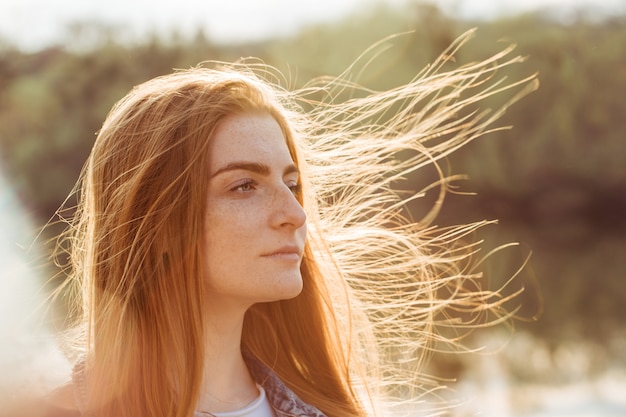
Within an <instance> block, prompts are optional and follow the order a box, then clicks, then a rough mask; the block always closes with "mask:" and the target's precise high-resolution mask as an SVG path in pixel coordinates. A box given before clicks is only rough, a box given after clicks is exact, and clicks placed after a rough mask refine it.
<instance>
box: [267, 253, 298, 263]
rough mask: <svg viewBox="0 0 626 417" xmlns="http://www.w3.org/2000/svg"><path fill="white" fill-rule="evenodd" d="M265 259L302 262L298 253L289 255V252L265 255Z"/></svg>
mask: <svg viewBox="0 0 626 417" xmlns="http://www.w3.org/2000/svg"><path fill="white" fill-rule="evenodd" d="M263 257H264V258H267V259H275V260H278V261H291V262H296V261H300V255H298V254H297V253H289V252H284V253H282V252H281V253H273V254H271V255H264V256H263Z"/></svg>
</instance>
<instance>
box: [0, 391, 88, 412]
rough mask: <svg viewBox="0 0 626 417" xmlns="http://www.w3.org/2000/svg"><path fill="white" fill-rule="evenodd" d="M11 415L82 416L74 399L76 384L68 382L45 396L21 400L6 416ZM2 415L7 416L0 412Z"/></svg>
mask: <svg viewBox="0 0 626 417" xmlns="http://www.w3.org/2000/svg"><path fill="white" fill-rule="evenodd" d="M9 415H11V417H13V416H20V417H80V415H81V413H80V411H79V410H78V407H77V405H76V401H75V399H74V386H73V384H71V383H68V384H65V385H62V386H60V387H58V388H57V389H55V390H54V391H52V392H50V393H49V394H48V395H46V396H44V397H39V398H32V399H28V400H24V401H21V402H20V403H19V404H17V405H16V406H15V408H14V409H13V410H12V412H11V414H7V415H6V417H9ZM0 417H5V414H1V413H0Z"/></svg>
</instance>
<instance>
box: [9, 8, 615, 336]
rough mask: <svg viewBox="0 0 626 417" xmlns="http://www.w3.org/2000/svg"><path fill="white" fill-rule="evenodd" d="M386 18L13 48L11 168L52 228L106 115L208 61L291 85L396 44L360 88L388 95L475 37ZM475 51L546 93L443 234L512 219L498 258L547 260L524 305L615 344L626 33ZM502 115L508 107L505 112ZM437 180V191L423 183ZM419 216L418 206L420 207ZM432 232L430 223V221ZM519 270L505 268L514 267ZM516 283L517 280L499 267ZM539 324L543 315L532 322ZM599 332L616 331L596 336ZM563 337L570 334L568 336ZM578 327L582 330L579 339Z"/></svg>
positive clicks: (412, 18)
mask: <svg viewBox="0 0 626 417" xmlns="http://www.w3.org/2000/svg"><path fill="white" fill-rule="evenodd" d="M403 7H404V8H400V9H398V8H391V7H382V6H377V7H376V8H375V9H367V10H363V11H361V12H359V13H357V14H355V15H353V16H351V17H350V18H347V19H345V20H342V21H339V22H335V23H328V24H324V25H317V26H311V27H307V28H304V29H302V31H301V32H299V33H298V34H296V35H294V36H292V37H288V38H281V39H275V40H273V41H271V42H260V43H249V44H239V45H217V44H215V43H213V42H211V41H210V40H209V39H207V38H206V36H205V35H204V33H203V32H202V30H199V31H198V33H197V35H196V36H195V37H194V38H193V39H182V38H181V37H180V36H176V35H175V34H172V36H171V37H170V38H162V37H161V38H160V37H158V36H156V35H154V36H153V37H152V38H151V39H149V40H147V41H145V42H142V43H138V44H130V43H123V42H121V40H120V39H118V38H116V37H115V33H116V31H114V30H110V28H108V29H109V30H108V29H107V28H106V27H102V26H98V25H95V26H94V25H83V26H81V25H77V26H74V27H73V28H71V29H72V35H73V38H72V39H71V40H69V41H68V44H67V45H63V46H57V47H50V48H48V49H46V50H43V51H40V52H37V53H24V52H21V51H19V50H16V49H15V48H13V47H11V45H10V44H8V43H6V42H5V43H3V44H2V45H0V155H2V159H1V160H0V164H1V165H0V166H1V167H2V169H3V170H4V171H5V173H6V174H7V175H8V176H9V177H10V179H11V180H12V182H13V183H14V184H15V186H16V187H17V189H18V190H19V194H20V196H21V198H22V200H23V201H24V202H26V203H27V204H28V206H29V207H30V209H31V210H32V211H33V212H34V213H35V214H36V215H37V216H38V218H39V219H40V221H41V223H42V224H43V223H44V222H46V221H47V220H48V219H49V218H50V217H51V216H52V215H53V213H54V212H55V210H56V208H57V207H58V206H59V204H60V203H61V202H62V201H63V199H64V198H65V196H66V195H67V194H68V192H69V191H70V189H71V188H72V186H73V183H74V181H75V179H76V178H77V176H78V173H79V171H80V169H81V167H82V164H83V161H84V160H85V158H86V156H87V153H88V151H89V149H90V147H91V145H92V143H93V139H94V137H95V132H97V130H98V129H99V126H100V124H101V123H102V121H103V120H104V118H105V116H106V113H107V111H108V109H109V108H110V107H111V106H112V105H113V103H114V102H115V101H116V100H117V99H119V98H121V97H122V96H123V95H124V94H125V92H126V91H128V90H129V89H130V88H131V87H132V86H133V85H135V84H137V83H139V82H141V81H144V80H146V79H149V78H151V77H154V76H156V75H159V74H164V73H167V72H170V71H171V70H172V69H173V68H183V67H189V66H193V65H196V64H198V63H199V62H201V61H205V60H226V61H230V60H234V59H238V58H239V57H245V56H250V55H252V56H257V57H259V58H261V59H262V60H264V61H265V62H266V63H268V64H272V65H274V66H276V67H278V68H279V69H281V70H282V71H283V72H284V73H285V74H286V77H287V78H288V80H289V81H290V83H291V85H292V86H294V87H295V86H301V85H302V83H303V82H305V81H307V80H309V79H310V78H312V77H314V76H318V75H322V74H331V75H336V74H339V73H340V72H342V71H343V70H344V69H345V68H346V67H348V65H349V64H350V63H351V62H353V61H354V60H355V58H357V56H358V54H359V53H360V52H361V51H363V50H365V49H366V48H367V47H368V46H370V45H372V44H373V43H375V42H377V41H378V40H380V39H382V38H384V37H386V36H389V35H392V34H396V33H399V32H407V31H412V32H411V33H407V34H405V35H402V36H398V37H395V38H393V39H391V40H389V42H390V43H391V44H393V48H391V49H390V50H388V51H385V52H384V53H383V54H384V55H382V57H383V58H384V59H380V60H378V61H377V62H378V63H375V64H373V65H372V66H371V68H369V70H368V71H367V73H366V75H365V76H363V77H361V78H359V79H358V81H359V82H361V83H364V84H366V85H367V86H368V87H370V88H374V89H385V88H389V87H393V86H395V85H398V84H400V83H402V82H404V81H407V80H408V79H410V78H412V77H413V76H414V75H415V74H416V73H418V72H419V70H420V69H421V68H423V67H424V66H425V65H427V64H428V63H429V62H432V60H433V59H434V58H435V57H436V56H437V55H438V54H439V53H441V52H442V51H443V50H444V49H445V48H446V46H448V45H449V44H450V42H451V41H452V40H453V39H455V38H456V37H457V36H458V35H460V34H461V33H462V32H464V31H465V30H466V29H468V28H469V27H471V26H473V24H472V23H471V22H463V21H458V20H454V19H452V18H451V17H449V16H446V15H444V14H443V13H442V12H441V11H440V10H439V9H437V8H436V7H435V6H432V5H427V4H423V3H410V4H408V5H406V6H403ZM478 26H479V31H478V35H477V37H476V39H475V40H474V41H473V42H472V43H470V44H469V46H468V47H466V48H465V49H463V50H462V51H461V54H460V55H459V56H458V57H457V62H459V63H465V62H468V61H470V60H475V59H480V58H481V57H482V56H486V55H487V54H489V53H490V52H494V51H495V50H497V49H499V48H502V47H503V45H504V44H502V43H500V42H498V41H499V40H501V39H504V40H505V42H509V43H510V42H512V43H516V44H518V51H519V52H520V53H521V54H523V55H527V56H528V61H527V63H526V64H524V65H522V66H518V67H517V68H513V69H510V70H507V71H510V72H507V73H506V74H505V73H503V75H507V76H510V77H513V78H520V77H522V76H525V75H528V74H530V73H532V72H535V71H538V72H539V74H540V80H541V88H540V90H539V91H538V92H536V93H534V94H533V95H531V96H530V97H527V98H525V99H524V100H522V102H520V103H518V104H516V105H515V106H514V107H513V108H511V109H510V111H509V112H508V113H507V114H506V115H505V119H504V122H503V124H506V125H508V124H510V125H514V126H515V128H514V129H513V130H510V131H503V132H499V133H497V134H492V135H491V137H490V138H488V139H485V140H482V141H478V142H476V143H473V144H471V145H469V146H468V147H467V148H466V149H464V150H462V151H461V152H458V153H457V155H454V156H453V157H452V158H451V161H450V162H451V167H452V168H451V169H453V170H454V171H453V172H454V173H459V172H461V173H468V174H470V177H471V181H469V182H467V183H466V184H464V186H463V187H464V190H465V191H477V192H478V195H477V196H472V197H468V196H451V197H450V198H449V200H448V201H447V202H446V205H444V211H443V212H442V214H441V218H440V222H441V223H460V222H464V221H473V220H480V219H483V218H489V219H491V218H498V219H500V222H501V227H498V228H497V229H498V230H499V232H498V234H489V235H487V236H486V238H487V239H489V240H492V241H494V242H496V243H500V242H503V241H509V240H511V239H513V240H515V239H520V240H522V241H523V242H525V243H526V244H527V245H528V246H530V247H531V248H532V249H533V250H534V257H533V261H532V263H531V267H530V270H531V271H534V272H535V273H536V277H537V283H535V282H531V281H529V282H528V284H529V285H528V289H529V291H527V292H526V294H527V295H526V296H525V297H526V298H525V299H524V301H526V304H527V305H528V306H531V307H529V310H528V311H530V310H532V309H533V308H536V309H539V306H538V305H537V303H536V300H537V297H536V292H535V291H532V289H534V288H536V287H539V288H541V290H542V293H543V298H544V299H545V300H546V302H545V306H544V307H545V314H544V315H543V318H542V319H541V320H540V321H539V323H538V324H533V325H532V327H530V328H531V329H532V330H533V331H535V332H537V333H542V334H544V335H546V336H547V335H553V336H556V337H558V336H560V335H562V334H563V332H565V331H566V330H567V331H570V330H572V331H576V332H590V331H593V332H596V333H601V332H603V331H605V330H606V331H609V330H610V329H612V328H613V326H617V325H619V323H620V321H623V320H624V319H626V310H624V309H623V308H621V302H622V300H623V299H625V298H626V282H625V281H624V279H623V274H624V273H623V271H625V270H626V265H625V262H626V260H625V259H626V257H624V256H622V255H621V254H622V253H623V249H624V247H625V246H626V243H625V242H626V238H625V237H624V236H625V232H626V220H624V217H625V216H624V213H626V164H624V162H623V159H624V155H625V154H626V142H625V139H626V138H625V137H624V132H626V118H625V117H624V115H625V114H626V101H625V100H624V99H623V92H624V91H626V19H625V18H624V17H623V16H618V17H613V18H611V19H610V20H607V21H603V22H596V23H590V22H587V21H585V20H584V19H582V18H580V19H579V20H578V21H575V22H573V23H570V24H563V23H559V22H557V21H554V20H550V19H548V18H546V17H543V16H541V15H539V14H535V15H524V16H517V17H514V18H508V19H506V20H500V21H494V22H488V23H480V24H478ZM493 105H494V106H495V105H497V103H493ZM419 180H421V181H424V180H428V178H422V179H410V181H419ZM414 210H416V212H418V211H419V207H417V206H416V207H414ZM416 218H419V215H416ZM505 259H506V257H505ZM493 267H494V268H496V269H497V268H505V267H506V265H504V266H502V265H500V266H498V265H494V266H493ZM529 314H532V313H529ZM599 319H601V320H602V323H605V324H606V325H607V326H606V329H605V327H604V326H598V325H597V320H599ZM565 323H569V324H567V325H565ZM570 324H571V325H570Z"/></svg>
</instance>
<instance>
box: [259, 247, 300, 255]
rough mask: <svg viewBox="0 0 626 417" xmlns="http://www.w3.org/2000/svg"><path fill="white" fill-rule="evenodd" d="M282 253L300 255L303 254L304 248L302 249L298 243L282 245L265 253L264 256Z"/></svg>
mask: <svg viewBox="0 0 626 417" xmlns="http://www.w3.org/2000/svg"><path fill="white" fill-rule="evenodd" d="M281 253H297V254H298V256H302V249H300V248H299V247H298V246H296V245H287V246H282V247H280V248H278V249H275V250H273V251H271V252H268V253H265V254H263V255H262V256H272V255H278V254H281Z"/></svg>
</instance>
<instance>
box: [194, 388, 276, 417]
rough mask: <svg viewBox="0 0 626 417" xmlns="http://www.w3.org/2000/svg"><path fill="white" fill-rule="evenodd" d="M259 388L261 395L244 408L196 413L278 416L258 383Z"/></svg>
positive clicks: (218, 416) (228, 416)
mask: <svg viewBox="0 0 626 417" xmlns="http://www.w3.org/2000/svg"><path fill="white" fill-rule="evenodd" d="M257 388H258V389H259V392H260V394H259V396H258V397H256V399H255V400H254V401H252V402H251V403H250V404H248V405H246V406H245V407H243V408H240V409H239V410H235V411H224V412H221V413H204V412H201V413H200V412H198V413H196V415H197V416H198V415H200V416H202V415H209V416H214V417H276V415H275V414H274V410H273V409H272V406H271V405H270V402H269V400H268V399H267V396H266V395H265V390H264V389H263V387H262V386H260V385H257Z"/></svg>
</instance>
